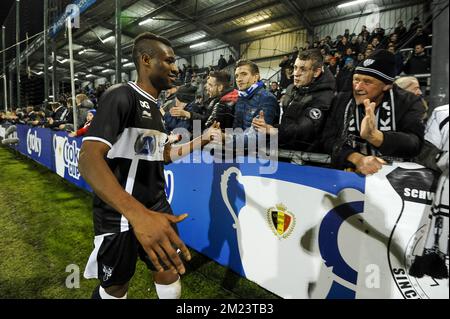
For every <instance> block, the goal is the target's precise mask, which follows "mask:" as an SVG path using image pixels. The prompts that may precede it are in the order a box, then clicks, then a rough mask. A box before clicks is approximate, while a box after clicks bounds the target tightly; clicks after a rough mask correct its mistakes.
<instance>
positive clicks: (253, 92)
mask: <svg viewBox="0 0 450 319" xmlns="http://www.w3.org/2000/svg"><path fill="white" fill-rule="evenodd" d="M235 78H236V84H237V87H238V89H239V98H238V101H237V103H236V108H235V113H234V116H235V117H234V122H233V128H241V129H243V130H246V129H248V128H250V127H251V126H252V120H253V119H254V118H255V117H257V116H259V111H263V112H264V118H265V121H266V123H267V124H270V125H273V124H275V123H278V120H279V114H280V110H279V106H278V102H277V98H276V97H275V96H274V95H273V94H272V93H270V92H268V91H266V90H265V88H264V83H263V82H262V81H260V75H259V68H258V65H256V63H254V62H252V61H250V60H239V61H238V62H237V63H236V71H235Z"/></svg>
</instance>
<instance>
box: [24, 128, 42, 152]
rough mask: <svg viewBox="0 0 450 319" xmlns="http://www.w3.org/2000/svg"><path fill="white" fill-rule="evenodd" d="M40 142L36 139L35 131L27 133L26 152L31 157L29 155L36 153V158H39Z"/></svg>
mask: <svg viewBox="0 0 450 319" xmlns="http://www.w3.org/2000/svg"><path fill="white" fill-rule="evenodd" d="M41 146H42V140H41V139H40V138H39V137H38V135H37V131H34V133H33V132H31V129H29V130H28V132H27V152H28V154H30V155H31V153H33V152H34V153H37V154H38V156H39V157H40V156H41V149H42V147H41Z"/></svg>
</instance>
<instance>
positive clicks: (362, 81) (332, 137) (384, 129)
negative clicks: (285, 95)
mask: <svg viewBox="0 0 450 319" xmlns="http://www.w3.org/2000/svg"><path fill="white" fill-rule="evenodd" d="M394 77H395V57H394V55H393V54H392V53H390V52H389V51H387V50H378V51H375V52H374V53H373V54H372V55H370V56H369V57H368V58H367V59H365V60H364V61H363V62H362V63H361V64H360V65H358V66H357V67H356V69H355V73H354V75H353V91H352V92H348V93H342V94H340V95H338V96H337V97H336V99H335V101H334V105H333V111H332V114H331V116H330V117H329V119H328V121H327V125H326V127H325V132H324V140H323V141H324V147H325V150H326V151H327V152H328V153H329V154H331V156H332V157H331V161H332V164H333V166H334V167H336V168H340V169H350V170H353V171H356V172H358V173H361V174H364V175H368V174H374V173H376V172H377V171H379V170H380V169H381V167H382V165H383V164H386V162H385V159H392V160H408V159H410V158H412V157H414V156H416V155H417V154H418V153H419V151H420V149H421V147H422V144H423V139H424V124H423V123H422V118H423V107H422V104H421V102H420V99H419V98H418V97H416V96H414V94H411V93H409V92H406V91H405V90H403V89H401V88H399V87H398V86H397V85H393V84H392V83H393V81H394Z"/></svg>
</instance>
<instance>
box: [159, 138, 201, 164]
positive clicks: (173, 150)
mask: <svg viewBox="0 0 450 319" xmlns="http://www.w3.org/2000/svg"><path fill="white" fill-rule="evenodd" d="M208 143H209V140H207V139H205V138H203V137H202V136H200V137H197V138H195V139H193V140H192V141H190V142H189V143H184V144H181V145H177V146H173V145H167V146H166V148H165V150H164V161H165V162H166V163H170V162H173V161H176V160H179V159H180V158H183V157H184V156H186V155H189V154H190V153H192V152H193V151H194V150H199V149H201V148H202V147H203V146H205V145H206V144H208Z"/></svg>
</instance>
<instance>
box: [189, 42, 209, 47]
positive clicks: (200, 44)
mask: <svg viewBox="0 0 450 319" xmlns="http://www.w3.org/2000/svg"><path fill="white" fill-rule="evenodd" d="M205 44H206V42H200V43H196V44H192V45H190V46H189V48H191V49H193V48H197V47H201V46H203V45H205Z"/></svg>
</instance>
